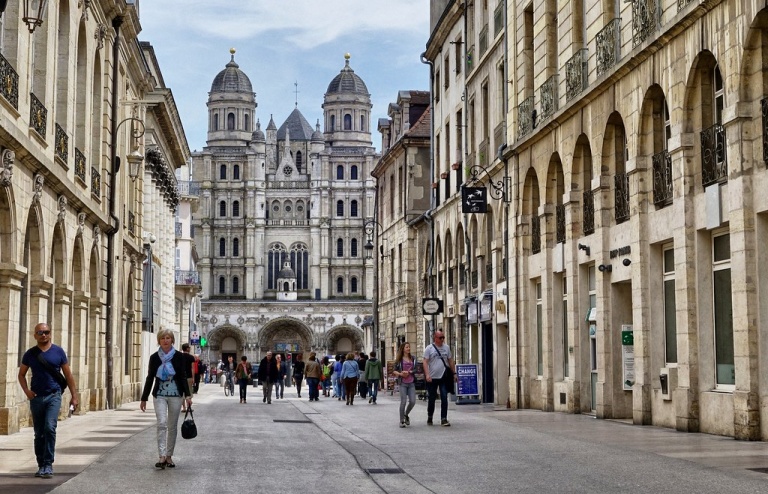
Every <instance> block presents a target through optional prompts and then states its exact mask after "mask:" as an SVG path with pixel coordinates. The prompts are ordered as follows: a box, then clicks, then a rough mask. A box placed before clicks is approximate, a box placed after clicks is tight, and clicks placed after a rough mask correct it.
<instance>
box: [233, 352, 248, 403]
mask: <svg viewBox="0 0 768 494" xmlns="http://www.w3.org/2000/svg"><path fill="white" fill-rule="evenodd" d="M235 378H236V379H237V385H238V386H239V387H240V403H245V402H246V401H245V398H246V392H247V391H248V381H249V380H250V379H251V364H250V363H248V357H246V356H245V355H243V356H242V357H240V363H239V364H237V369H235Z"/></svg>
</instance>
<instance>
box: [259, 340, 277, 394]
mask: <svg viewBox="0 0 768 494" xmlns="http://www.w3.org/2000/svg"><path fill="white" fill-rule="evenodd" d="M276 380H277V362H276V361H275V359H274V358H272V352H267V356H266V357H264V358H263V359H261V363H260V364H259V381H261V390H262V391H263V392H264V399H263V400H262V402H263V403H268V404H270V405H271V404H272V385H273V384H274V383H275V381H276Z"/></svg>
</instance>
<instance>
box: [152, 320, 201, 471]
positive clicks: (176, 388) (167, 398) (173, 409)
mask: <svg viewBox="0 0 768 494" xmlns="http://www.w3.org/2000/svg"><path fill="white" fill-rule="evenodd" d="M174 340H175V338H174V336H173V332H172V331H169V330H167V329H160V331H158V332H157V342H158V343H159V344H160V348H159V349H158V350H157V351H156V352H155V353H153V354H152V355H151V356H150V357H149V369H148V372H147V379H146V381H145V382H144V390H143V391H142V393H141V403H140V404H139V408H140V409H141V411H142V412H143V411H145V410H146V409H147V399H148V398H149V392H150V390H151V391H152V396H153V398H154V399H153V404H154V407H155V417H156V418H157V451H158V455H159V458H160V459H159V460H158V462H157V463H155V468H162V469H163V470H164V469H165V467H169V468H174V467H175V466H176V465H175V464H174V463H173V450H174V448H175V447H176V432H177V431H178V430H179V427H178V425H179V412H180V411H181V403H182V401H184V399H185V398H186V402H187V408H191V407H192V393H191V390H190V389H189V384H188V382H187V377H188V376H187V372H186V369H185V367H186V366H185V365H184V357H183V356H182V354H181V352H177V351H176V349H175V348H173V343H174Z"/></svg>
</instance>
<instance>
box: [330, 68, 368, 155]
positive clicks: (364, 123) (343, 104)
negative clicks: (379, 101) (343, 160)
mask: <svg viewBox="0 0 768 494" xmlns="http://www.w3.org/2000/svg"><path fill="white" fill-rule="evenodd" d="M350 58H351V57H350V54H349V53H347V54H346V55H344V60H345V64H344V68H343V69H341V72H340V73H339V75H337V76H336V77H334V78H333V80H332V81H331V83H330V84H328V90H327V91H326V92H325V98H324V102H323V115H324V119H325V140H326V141H327V142H328V143H329V145H330V146H360V145H368V146H370V145H371V144H372V141H371V108H372V107H373V105H372V104H371V95H370V93H368V88H367V87H366V85H365V82H363V80H362V79H361V78H360V76H358V75H357V74H355V71H354V70H352V67H350V66H349V59H350Z"/></svg>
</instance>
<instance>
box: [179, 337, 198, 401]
mask: <svg viewBox="0 0 768 494" xmlns="http://www.w3.org/2000/svg"><path fill="white" fill-rule="evenodd" d="M181 352H182V357H184V369H185V370H186V371H187V376H188V377H187V384H188V385H189V392H190V393H191V392H192V388H193V387H194V384H195V375H196V374H197V373H196V372H195V367H196V366H197V364H195V356H194V355H192V354H191V353H189V343H183V344H182V345H181ZM181 411H182V412H186V411H187V406H186V400H185V401H182V402H181Z"/></svg>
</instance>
